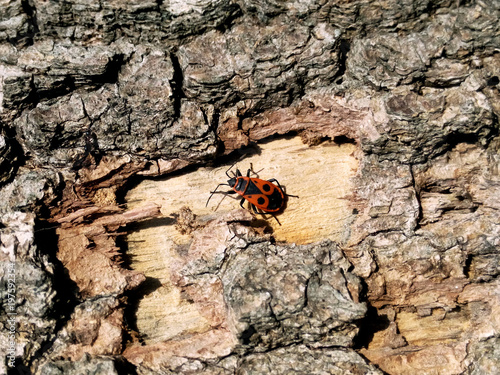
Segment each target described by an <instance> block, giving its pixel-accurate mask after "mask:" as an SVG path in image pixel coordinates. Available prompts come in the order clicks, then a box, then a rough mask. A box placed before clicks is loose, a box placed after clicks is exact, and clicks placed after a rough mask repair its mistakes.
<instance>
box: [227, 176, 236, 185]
mask: <svg viewBox="0 0 500 375" xmlns="http://www.w3.org/2000/svg"><path fill="white" fill-rule="evenodd" d="M227 183H228V184H229V186H231V187H234V185H236V177H232V178H230V179H229V180H227Z"/></svg>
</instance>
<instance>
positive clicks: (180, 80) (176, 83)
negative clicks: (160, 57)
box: [170, 53, 186, 119]
mask: <svg viewBox="0 0 500 375" xmlns="http://www.w3.org/2000/svg"><path fill="white" fill-rule="evenodd" d="M170 61H171V62H172V67H173V69H174V75H173V78H172V80H171V81H170V86H171V88H172V98H173V101H174V118H175V119H178V118H179V117H180V115H181V102H182V99H184V98H185V97H186V95H185V94H184V91H183V89H182V87H183V84H184V73H183V71H182V67H181V64H180V63H179V58H178V57H177V55H176V54H175V53H171V54H170Z"/></svg>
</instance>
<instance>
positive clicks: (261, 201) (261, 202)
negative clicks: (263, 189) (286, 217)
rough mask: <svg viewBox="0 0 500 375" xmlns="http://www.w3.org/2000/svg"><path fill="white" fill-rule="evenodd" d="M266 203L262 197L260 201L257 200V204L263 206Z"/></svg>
mask: <svg viewBox="0 0 500 375" xmlns="http://www.w3.org/2000/svg"><path fill="white" fill-rule="evenodd" d="M265 202H266V200H265V199H264V198H262V197H259V199H257V203H258V204H260V205H263V204H264V203H265Z"/></svg>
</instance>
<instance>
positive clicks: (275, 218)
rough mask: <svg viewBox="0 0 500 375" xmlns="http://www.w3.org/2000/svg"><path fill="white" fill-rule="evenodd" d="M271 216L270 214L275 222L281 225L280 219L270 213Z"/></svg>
mask: <svg viewBox="0 0 500 375" xmlns="http://www.w3.org/2000/svg"><path fill="white" fill-rule="evenodd" d="M271 216H272V217H274V220H276V222H277V223H278V224H279V225H281V223H280V221H279V220H278V218H277V217H276V216H275V215H273V214H271Z"/></svg>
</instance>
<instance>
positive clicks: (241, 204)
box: [240, 198, 245, 209]
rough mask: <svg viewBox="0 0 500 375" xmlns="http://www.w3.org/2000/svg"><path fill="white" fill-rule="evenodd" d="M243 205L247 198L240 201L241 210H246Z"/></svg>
mask: <svg viewBox="0 0 500 375" xmlns="http://www.w3.org/2000/svg"><path fill="white" fill-rule="evenodd" d="M243 203H245V198H243V199H242V200H241V201H240V206H241V208H243V209H245V207H243Z"/></svg>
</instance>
